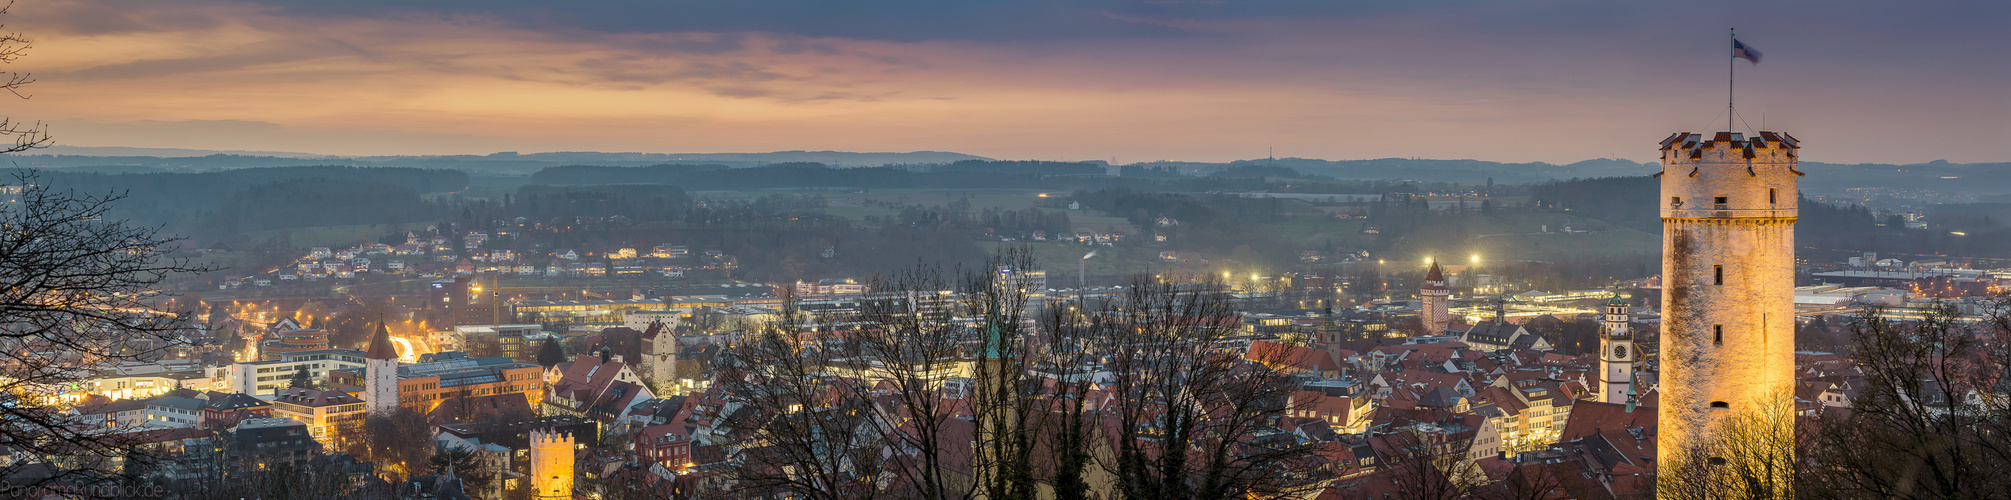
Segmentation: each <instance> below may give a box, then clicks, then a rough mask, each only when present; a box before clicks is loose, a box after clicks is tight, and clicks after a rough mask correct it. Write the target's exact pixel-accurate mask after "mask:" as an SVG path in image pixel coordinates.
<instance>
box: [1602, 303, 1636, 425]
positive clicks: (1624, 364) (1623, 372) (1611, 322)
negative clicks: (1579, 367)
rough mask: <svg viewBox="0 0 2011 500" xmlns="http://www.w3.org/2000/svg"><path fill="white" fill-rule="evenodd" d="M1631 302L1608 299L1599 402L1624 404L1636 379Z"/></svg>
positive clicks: (1603, 336)
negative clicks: (1629, 327) (1629, 318)
mask: <svg viewBox="0 0 2011 500" xmlns="http://www.w3.org/2000/svg"><path fill="white" fill-rule="evenodd" d="M1627 307H1628V304H1627V301H1625V300H1621V299H1620V298H1619V297H1614V298H1613V300H1611V301H1608V302H1606V322H1605V323H1606V327H1605V328H1604V329H1602V331H1601V332H1600V335H1599V352H1600V353H1601V354H1600V355H1599V402H1601V403H1624V402H1626V401H1627V389H1628V388H1629V387H1633V382H1634V357H1635V356H1634V335H1633V334H1632V333H1631V332H1629V331H1628V330H1627Z"/></svg>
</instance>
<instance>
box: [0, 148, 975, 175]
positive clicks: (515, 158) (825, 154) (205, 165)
mask: <svg viewBox="0 0 2011 500" xmlns="http://www.w3.org/2000/svg"><path fill="white" fill-rule="evenodd" d="M9 159H10V160H12V161H13V162H14V163H16V164H19V165H20V166H23V167H29V168H75V167H101V168H102V167H147V168H155V169H161V170H164V171H176V172H200V171H207V170H224V169H234V168H250V167H287V166H308V165H343V166H358V167H412V168H446V169H454V170H464V171H468V172H474V173H486V174H504V175H526V174H530V173H532V172H536V171H538V170H542V169H545V168H548V167H557V166H566V165H598V166H610V167H641V166H649V165H661V164H666V163H701V164H708V165H723V166H726V167H730V168H746V167H758V166H762V165H769V164H776V163H821V164H824V165H831V166H836V167H866V166H881V165H938V164H950V163H955V162H959V161H971V160H979V161H989V160H991V159H990V158H985V157H982V156H975V155H967V154H963V153H947V152H940V151H913V152H906V153H851V152H843V151H777V152H772V153H690V154H673V153H601V152H554V153H528V154H520V153H515V152H502V153H493V154H487V155H437V156H355V157H343V156H324V155H315V154H309V153H287V152H272V151H210V150H197V149H171V148H121V147H75V146H55V147H50V148H47V149H40V150H35V151H33V152H31V153H22V154H14V155H9ZM110 171H116V170H110Z"/></svg>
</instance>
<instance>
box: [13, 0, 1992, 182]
mask: <svg viewBox="0 0 2011 500" xmlns="http://www.w3.org/2000/svg"><path fill="white" fill-rule="evenodd" d="M575 4H579V5H575ZM1732 6H1738V8H1739V9H1740V12H1742V13H1744V15H1740V16H1737V17H1738V19H1736V20H1737V21H1738V22H1739V23H1741V24H1744V26H1741V33H1747V32H1748V30H1750V33H1751V34H1750V35H1749V38H1748V39H1749V40H1751V41H1753V42H1754V43H1756V44H1758V45H1759V46H1761V47H1765V48H1766V49H1767V50H1768V51H1769V52H1768V54H1769V59H1768V60H1767V64H1766V65H1763V66H1759V67H1754V68H1750V69H1741V71H1742V73H1741V81H1742V84H1741V85H1742V88H1741V90H1740V95H1741V97H1740V99H1741V102H1742V103H1744V104H1742V106H1741V114H1743V115H1746V117H1747V118H1748V119H1749V121H1751V122H1753V125H1754V126H1758V125H1760V123H1759V121H1760V117H1761V115H1762V114H1765V116H1766V118H1765V119H1766V120H1768V121H1770V122H1771V123H1769V124H1768V125H1769V126H1770V127H1772V128H1781V129H1788V130H1793V131H1795V132H1796V134H1797V135H1798V136H1802V137H1805V138H1808V139H1810V142H1811V153H1810V157H1811V158H1813V159H1819V160H1827V161H1920V160H1928V159H1934V158H1948V159H1951V160H1957V161H1964V160H1968V161H1979V160H2004V159H2007V158H2011V144H2006V143H2005V142H2004V141H2002V140H2001V138H2002V137H2005V136H2007V135H2011V99H2005V98H2004V94H2003V87H2002V82H2004V81H2011V64H2005V62H2006V60H2005V56H2004V54H2006V53H2011V42H2007V40H2006V39H2005V38H2004V37H2002V36H2000V35H1996V33H1997V31H1996V28H1995V27H1993V26H1992V24H1991V21H1990V20H1991V19H1992V18H1994V19H1996V20H1998V21H2001V20H2002V19H2005V18H2007V17H2011V7H2006V6H2004V5H2000V4H1959V5H1957V4H1951V5H1949V6H1948V8H1945V9H1939V11H1937V12H1922V11H1935V10H1936V9H1920V8H1917V6H1889V5H1885V4H1881V3H1872V2H1861V1H1847V2H1829V3H1823V4H1821V7H1822V8H1814V7H1815V6H1814V5H1810V4H1804V3H1797V2H1786V3H1780V2H1776V3H1764V4H1758V5H1753V4H1750V3H1732V2H1726V3H1723V4H1719V5H1704V6H1697V5H1687V4H1683V5H1676V4H1669V5H1663V4H1645V3H1643V4H1637V3H1602V4H1582V3H1569V2H1562V3H1560V2H1544V1H1530V2H1464V1H1442V2H1324V1H1323V2H1293V1H1276V2H1237V1H1230V2H1165V1H1129V0H1126V1H1118V0H1108V1H1090V2H1058V1H1046V0H1038V1H1032V2H1027V1H978V2H940V1H922V0H897V1H887V2H866V3H856V2H845V3H836V2H824V1H808V0H803V1H791V0H755V1H746V2H716V1H698V0H691V1H686V0H675V1H661V2H612V3H607V4H596V3H590V2H575V3H569V4H565V5H564V8H560V7H559V4H552V3H549V2H532V1H528V0H489V1H475V0H439V1H431V2H423V3H413V2H394V1H389V0H359V1H356V2H304V1H291V0H284V1H281V0H273V1H262V2H252V1H235V0H194V1H186V2H174V3H173V4H172V5H168V4H166V3H163V2H142V1H133V0H37V1H36V2H32V3H22V4H20V5H17V6H16V7H15V10H14V12H13V13H11V14H9V15H8V16H7V19H5V21H6V22H7V23H8V27H9V28H11V29H18V30H22V31H24V32H27V33H28V34H30V35H31V36H33V37H34V38H36V40H37V45H36V47H35V49H34V50H33V52H31V53H30V55H29V57H28V58H27V59H24V60H22V61H20V62H19V63H18V64H17V65H16V66H17V67H16V68H11V69H26V70H32V71H34V72H35V73H36V74H37V75H38V76H39V77H41V79H42V82H41V83H39V84H37V86H36V87H35V88H34V89H32V90H33V91H34V93H35V97H34V99H32V100H29V101H26V102H22V103H18V104H19V105H16V106H10V107H9V110H8V113H10V114H12V115H14V116H17V117H23V118H30V119H46V120H51V121H55V122H57V123H58V125H59V128H58V129H57V130H56V132H57V134H58V139H59V140H61V141H65V142H67V143H70V144H79V145H129V146H150V147H177V146H179V147H199V148H215V149H282V148H280V147H278V146H275V145H272V144H270V143H273V142H280V143H284V144H286V146H285V148H284V149H293V150H304V151H314V152H325V153H334V154H383V153H390V154H415V153H472V152H486V150H490V149H509V150H522V151H538V150H582V149H607V150H624V151H661V152H717V151H755V150H786V149H832V150H919V149H937V150H959V151H964V152H970V153H973V154H983V155H987V156H994V157H1004V158H1040V159H1062V158H1073V159H1088V158H1103V159H1108V158H1109V157H1111V156H1117V157H1118V158H1119V160H1120V161H1136V160H1154V159H1193V160H1224V159H1233V158H1246V157H1252V156H1256V155H1258V154H1261V153H1262V152H1263V151H1264V150H1265V148H1266V147H1267V146H1276V147H1277V148H1278V152H1279V153H1280V154H1290V155H1294V156H1307V157H1326V158H1364V157H1381V156H1429V157H1472V158H1487V159H1500V160H1545V161H1560V162H1563V161H1575V160H1578V159H1583V158H1587V157H1594V156H1607V155H1618V156H1623V157H1628V156H1631V157H1635V158H1645V156H1647V155H1651V154H1652V151H1651V150H1650V148H1648V147H1647V146H1644V144H1652V141H1653V139H1655V138H1659V137H1662V136H1664V135H1666V134H1667V133H1668V132H1671V131H1676V130H1700V129H1704V128H1709V127H1711V123H1712V116H1713V115H1715V114H1718V113H1720V112H1722V110H1723V108H1722V101H1721V99H1722V97H1723V83H1724V80H1723V67H1724V61H1725V60H1726V58H1727V57H1728V54H1726V50H1727V49H1724V48H1723V47H1722V45H1723V42H1722V40H1723V38H1722V37H1723V36H1724V35H1723V29H1724V28H1723V26H1721V24H1723V23H1713V22H1704V21H1700V17H1699V14H1698V12H1699V11H1709V10H1711V9H1725V8H1730V7H1732ZM1728 19H1729V18H1728ZM1727 22H1730V21H1729V20H1728V21H1727ZM1719 120H1720V121H1719V123H1722V117H1720V118H1719ZM243 123H258V124H265V125H269V126H267V127H264V128H258V127H249V128H248V127H244V126H236V125H231V124H243ZM64 124H73V128H71V129H70V130H67V131H66V130H64V129H63V128H61V126H62V125H64ZM1719 126H1722V125H1719ZM401 137H402V138H406V139H399V138H401Z"/></svg>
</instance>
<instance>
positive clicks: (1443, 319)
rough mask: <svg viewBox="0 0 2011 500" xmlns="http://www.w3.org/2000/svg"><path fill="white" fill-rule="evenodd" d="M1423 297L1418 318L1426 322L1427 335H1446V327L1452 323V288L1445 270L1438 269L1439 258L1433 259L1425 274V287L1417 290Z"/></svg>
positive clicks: (1425, 330) (1420, 296)
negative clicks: (1447, 283) (1446, 280)
mask: <svg viewBox="0 0 2011 500" xmlns="http://www.w3.org/2000/svg"><path fill="white" fill-rule="evenodd" d="M1417 295H1418V298H1420V299H1422V302H1423V304H1422V307H1419V308H1418V314H1417V319H1418V322H1419V323H1423V324H1424V334H1425V335H1444V334H1445V328H1446V326H1448V325H1451V324H1452V302H1451V301H1452V289H1451V288H1446V286H1445V272H1443V271H1440V270H1439V269H1438V259H1432V261H1431V271H1427V272H1425V274H1424V287H1423V288H1419V289H1418V291H1417Z"/></svg>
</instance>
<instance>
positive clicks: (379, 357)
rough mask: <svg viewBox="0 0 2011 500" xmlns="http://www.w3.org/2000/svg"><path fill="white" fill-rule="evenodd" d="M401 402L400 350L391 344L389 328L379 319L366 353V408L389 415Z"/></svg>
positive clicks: (372, 413)
mask: <svg viewBox="0 0 2011 500" xmlns="http://www.w3.org/2000/svg"><path fill="white" fill-rule="evenodd" d="M398 404H399V401H398V349H397V348H396V347H393V346H392V345H391V330H390V328H387V327H386V326H385V325H384V322H383V321H381V320H380V321H378V322H377V333H376V334H374V335H371V336H370V348H369V350H368V351H366V352H364V354H363V407H364V409H365V410H366V411H367V412H368V413H369V414H371V415H390V414H391V412H393V411H397V410H398Z"/></svg>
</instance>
